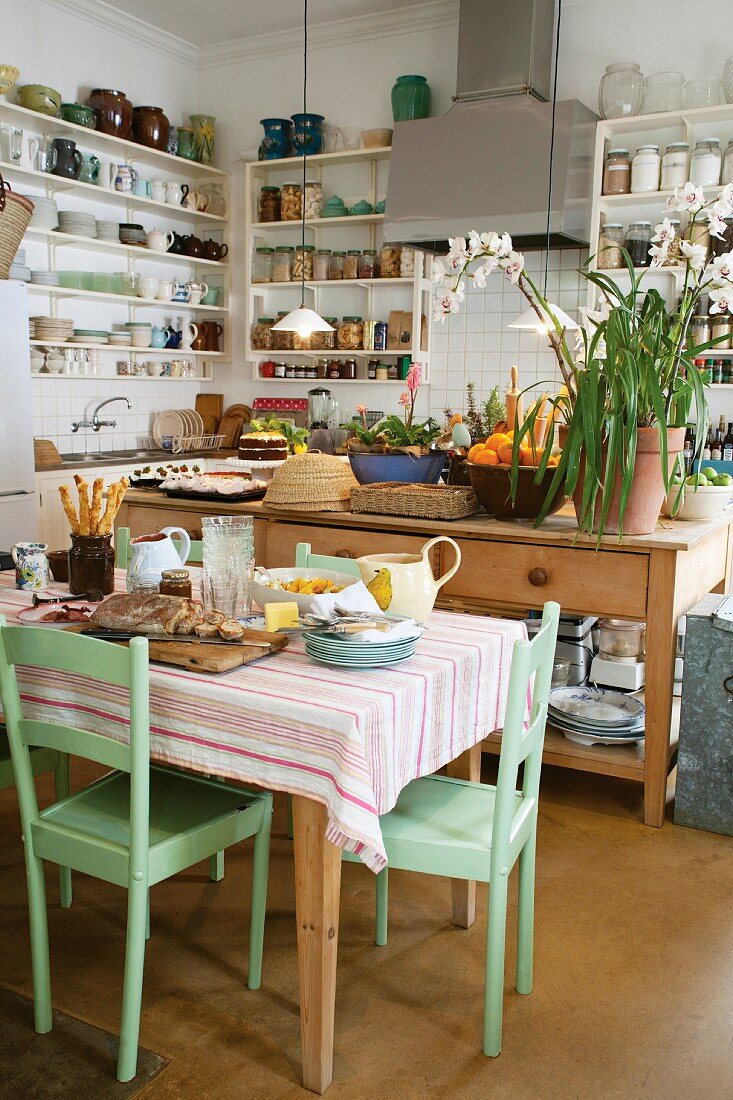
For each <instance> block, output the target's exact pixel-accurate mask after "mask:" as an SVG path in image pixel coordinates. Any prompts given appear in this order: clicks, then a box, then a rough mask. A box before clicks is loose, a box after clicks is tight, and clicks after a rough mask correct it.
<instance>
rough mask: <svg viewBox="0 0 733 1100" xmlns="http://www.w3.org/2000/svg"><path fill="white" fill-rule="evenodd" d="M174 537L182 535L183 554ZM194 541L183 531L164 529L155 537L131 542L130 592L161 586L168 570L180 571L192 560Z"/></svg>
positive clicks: (128, 579) (128, 577)
mask: <svg viewBox="0 0 733 1100" xmlns="http://www.w3.org/2000/svg"><path fill="white" fill-rule="evenodd" d="M171 535H179V536H180V539H181V543H180V550H179V549H178V547H177V546H176V544H175V543H174V541H173V539H172V538H171ZM190 549H191V539H190V538H189V536H188V534H187V532H186V531H184V530H183V528H182V527H164V528H163V530H162V531H158V532H157V533H156V534H154V535H140V537H139V538H136V539H130V550H131V553H132V556H131V558H130V562H129V564H128V566H127V591H128V592H134V591H135V590H136V589H139V588H148V587H154V586H157V585H159V584H160V582H161V580H162V573H163V570H164V569H180V568H181V566H182V565H185V564H186V562H187V560H188V555H189V551H190Z"/></svg>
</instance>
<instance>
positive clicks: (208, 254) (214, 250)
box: [203, 240, 229, 260]
mask: <svg viewBox="0 0 733 1100" xmlns="http://www.w3.org/2000/svg"><path fill="white" fill-rule="evenodd" d="M228 251H229V245H228V244H219V242H218V241H212V240H208V241H204V253H203V254H204V259H206V260H223V259H224V257H225V256H226V254H227V252H228Z"/></svg>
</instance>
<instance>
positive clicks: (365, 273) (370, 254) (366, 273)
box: [358, 248, 379, 279]
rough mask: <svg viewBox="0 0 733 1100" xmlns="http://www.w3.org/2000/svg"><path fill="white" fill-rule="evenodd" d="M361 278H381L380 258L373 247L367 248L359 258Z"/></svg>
mask: <svg viewBox="0 0 733 1100" xmlns="http://www.w3.org/2000/svg"><path fill="white" fill-rule="evenodd" d="M358 271H359V278H360V279H378V278H379V260H378V259H377V253H376V251H375V250H374V249H373V248H365V249H364V251H363V252H362V254H361V256H360V257H359V260H358Z"/></svg>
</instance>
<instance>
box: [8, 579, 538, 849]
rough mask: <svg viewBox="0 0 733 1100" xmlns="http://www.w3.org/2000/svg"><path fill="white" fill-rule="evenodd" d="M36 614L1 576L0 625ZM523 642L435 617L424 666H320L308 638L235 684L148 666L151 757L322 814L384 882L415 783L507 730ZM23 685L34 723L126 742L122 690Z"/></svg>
mask: <svg viewBox="0 0 733 1100" xmlns="http://www.w3.org/2000/svg"><path fill="white" fill-rule="evenodd" d="M123 578H124V574H122V573H120V574H119V575H118V578H117V580H118V585H119V584H121V582H122V580H123ZM29 603H30V595H29V594H28V593H26V592H19V591H17V590H16V589H15V587H14V575H13V574H12V573H0V613H2V614H4V615H6V616H7V617H8V619H9V620H12V619H13V617H14V615H15V613H16V612H17V611H18V610H19V609H20V608H21V607H24V606H27V605H28V604H29ZM524 637H526V632H525V628H524V624H523V623H521V622H513V621H508V620H502V619H492V618H485V617H479V616H474V615H462V614H454V613H449V612H443V611H436V612H434V613H433V614H432V615H431V616H430V620H429V625H428V629H427V630H426V632H425V634H424V635H423V637H422V639H421V640H420V642H419V644H418V647H417V652H416V654H415V656H414V657H412V658H410V659H409V660H407V661H404V662H402V663H401V664H399V665H396V666H395V667H393V668H384V669H372V670H369V671H360V672H355V671H351V670H349V669H345V668H334V667H328V666H325V665H319V664H316V663H315V662H314V661H313V660H311V658H310V657H308V656H307V655H306V653H305V649H304V646H303V643H302V640H301V639H300V637H299V636H298V635H292V636H291V640H290V645H289V647H288V649H286V650H284V651H283V652H282V653H280V654H277V655H276V656H273V657H268V658H265V659H263V660H261V661H257V662H255V663H254V664H251V665H248V666H244V667H242V668H241V669H237V670H235V671H233V672H227V673H223V674H218V675H206V674H203V675H202V674H197V673H191V672H188V671H186V670H184V669H176V668H172V667H169V666H163V665H151V668H150V720H151V753H152V755H153V756H154V757H155V759H157V760H160V761H164V762H166V763H170V764H178V765H182V766H184V767H187V768H192V769H194V770H196V771H200V772H211V773H212V774H215V775H221V776H226V777H227V778H230V779H237V780H243V781H245V782H250V783H255V784H257V785H260V786H263V787H269V788H271V789H274V790H281V791H290V792H291V793H293V794H300V795H305V796H307V797H310V798H314V799H316V800H317V801H319V802H323V803H324V804H325V805H326V807H327V809H328V818H329V825H328V838H329V839H330V840H331V841H333V842H334V843H335V844H337V845H339V846H341V847H343V848H347V849H348V850H350V851H352V852H355V853H357V854H358V855H359V856H360V857H361V859H362V860H363V861H364V863H365V864H366V865H367V866H368V867H370V868H371V869H372V870H375V871H378V870H380V869H381V868H382V867H383V866H385V864H386V856H385V851H384V845H383V842H382V836H381V832H380V828H379V815H380V814H383V813H386V811H388V810H390V809H391V808H392V807H393V806H394V804H395V802H396V800H397V796H398V795H399V793H400V791H401V790H402V788H403V787H405V786H406V784H407V783H409V782H410V781H411V780H412V779H415V778H416V777H418V776H421V775H426V774H428V773H429V772H432V771H435V770H436V769H437V768H439V767H441V766H442V765H443V764H446V763H448V762H449V761H450V760H453V759H455V758H456V757H457V756H459V755H460V754H461V753H462V752H463V751H464V750H465V749H467V748H470V747H471V746H472V745H474V744H476V742H478V741H480V740H481V739H482V738H483V737H484V736H485V735H486V734H487V733H489V732H491V731H492V730H495V729H497V728H499V727H501V725H502V724H503V718H504V707H505V702H506V690H507V684H508V679H509V665H510V661H511V653H512V646H513V644H514V642H515V641H516V640H517V639H519V638H524ZM19 683H20V687H21V692H22V696H23V698H24V700H25V703H26V704H27V705H26V713H27V714H28V716H29V717H36V718H49V717H53V719H54V720H56V721H59V722H68V723H70V724H72V725H77V726H80V727H83V728H85V729H89V730H92V731H95V732H100V733H106V734H107V735H109V736H112V737H115V738H118V739H120V740H124V739H125V738H126V737H127V736H128V719H127V701H126V694H125V692H124V691H122V689H117V688H114V687H108V686H106V685H105V686H104V687H103V689H102V690H101V691H100V687H99V684H98V682H97V681H95V680H93V679H91V677H89V676H87V675H85V674H84V673H79V674H78V675H73V676H71V675H69V674H68V673H55V674H50V675H49V673H47V672H44V673H39V672H37V671H34V670H32V669H24V670H22V671H21V673H20V674H19Z"/></svg>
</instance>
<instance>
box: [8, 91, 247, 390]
mask: <svg viewBox="0 0 733 1100" xmlns="http://www.w3.org/2000/svg"><path fill="white" fill-rule="evenodd" d="M0 123H1V124H2V125H5V126H15V127H18V128H20V129H22V130H23V132H24V139H23V145H24V155H25V152H26V149H27V140H28V137H29V136H30V137H33V138H37V139H40V140H41V141H44V140H47V141H51V140H52V139H53V138H54V137H65V138H70V139H71V140H73V141H75V142H76V144H77V148H79V149H80V150H81V152H83V153H93V154H95V155H96V156H97V157H98V158H99V160H100V162H101V168H100V173H99V181H100V182H98V183H96V184H95V183H85V182H82V181H80V180H73V179H66V178H64V177H61V176H56V175H53V174H52V173H48V172H42V171H39V170H38V169H37V168H36V167H33V166H32V165H29V164H28V163H27V161H25V162H23V161H22V162H21V163H20V164H11V163H8V162H3V161H0V172H2V174H3V176H4V177H5V178H6V179H8V180H9V182H10V183H11V184H12V186H13V188H14V190H15V191H17V192H18V193H20V194H27V195H28V196H29V197H30V198H31V200H32V199H33V197H34V195H44V196H46V197H49V198H54V199H56V200H57V201H58V203H59V207H60V209H62V210H64V209H68V210H74V211H87V212H89V213H92V214H94V215H95V216H97V217H104V218H107V219H111V220H118V221H120V222H131V221H136V222H138V223H140V224H142V225H143V226H144V228H145V230H146V231H150V230H151V229H162V230H164V231H166V232H167V231H168V230H170V229H175V230H176V231H178V232H185V233H190V234H194V235H196V236H199V237H204V236H206V237H209V236H212V237H214V239H216V240H217V241H219V242H221V243H223V242H224V240H225V238H226V233H227V230H228V227H229V219H228V216H227V215H226V214H216V213H214V214H210V213H209V212H208V211H199V210H195V209H189V208H188V207H186V206H182V205H175V204H172V203H167V202H159V201H157V200H154V199H151V198H147V197H144V196H140V195H135V194H129V193H126V192H125V193H123V192H119V191H115V190H113V189H112V188H110V187H107V186H105V185H104V184H105V181H108V179H109V175H110V166H112V165H121V164H124V165H130V166H131V167H133V168H135V169H136V170H137V171H138V172H139V174H140V176H141V177H142V178H145V179H148V178H151V177H152V178H156V179H163V180H176V181H178V182H179V183H186V184H188V186H189V188H190V189H191V190H192V191H194V190H198V189H199V188H200V187H201V186H202V185H203V184H216V185H218V187H220V189H221V193H222V195H223V197H224V201H225V204H226V209H227V210H229V209H230V208H231V197H230V175H229V173H228V172H224V171H222V170H221V169H219V168H214V167H213V166H211V165H205V164H199V163H198V162H196V161H190V160H187V159H184V158H182V157H177V156H172V155H171V154H169V153H164V152H160V151H158V150H156V149H150V148H147V147H146V146H143V145H139V144H137V143H136V142H134V141H131V140H129V139H124V140H123V139H121V138H116V137H113V136H112V135H109V134H103V133H100V132H98V131H97V130H90V129H88V128H86V127H84V126H78V125H76V124H75V123H71V122H66V121H65V120H64V119H60V118H53V117H51V116H49V115H43V114H40V113H38V112H36V111H30V110H27V109H26V108H24V107H20V106H18V105H16V104H11V103H5V102H3V103H2V104H0ZM107 207H108V208H109V209H105V208H107ZM100 210H104V213H103V214H102V213H100ZM226 243H227V244H228V243H229V241H226ZM39 246H41V247H43V249H44V252H43V253H42V255H43V257H44V258H43V260H40V258H39ZM22 247H25V248H26V250H27V253H30V254H29V255H28V254H27V256H26V263H27V266H29V267H31V268H32V269H33V268H39V267H41V266H43V268H44V270H47V271H52V272H56V271H59V270H66V269H69V270H77V269H78V270H96V271H98V270H100V269H103V270H104V271H107V270H109V265H110V263H111V262H114V261H115V260H117V261H119V268H118V269H117V270H123V271H125V272H127V273H134V272H137V273H141V274H144V275H146V276H152V277H155V278H161V279H172V278H176V279H178V280H179V281H182V282H186V281H188V280H189V279H196V280H197V281H200V282H201V281H203V282H206V283H207V284H209V285H214V286H217V287H219V288H220V290H221V302H220V304H218V305H215V306H212V305H202V304H199V305H197V306H193V305H191V304H190V303H187V302H175V301H164V300H161V299H146V298H140V297H136V296H134V295H129V294H114V293H101V292H99V291H92V290H80V289H76V288H71V287H62V286H52V287H51V286H47V285H41V284H37V283H28V284H27V285H28V291H29V295H30V296H31V300H32V301H33V300H35V299H37V298H41V299H45V301H46V302H47V303H48V305H47V307H46V308H45V309H44V306H43V304H42V303H39V308H38V309H37V310H36V311H35V312H38V313H41V312H47V313H48V314H49V315H50V316H52V317H55V316H58V315H59V313H60V312H61V315H63V306H62V305H61V303H65V302H71V303H73V304H75V305H76V304H78V305H79V310H77V312H76V313H75V314H74V321H75V323H76V325H77V327H96V328H106V327H111V325H112V324H114V323H120V322H122V321H134V320H136V319H140V318H139V317H138V310H141V311H143V312H142V314H141V317H142V318H143V319H145V320H148V319H149V320H151V321H153V323H159V324H164V323H168V321H169V320H170V319H171V318H175V316H176V315H177V314H181V315H184V316H186V318H187V320H193V322H194V323H195V322H196V318H197V317H198V316H199V315H200V316H201V317H202V318H204V317H213V318H217V319H218V318H219V317H221V319H222V320H223V319H224V318H226V317H227V315H228V314H229V303H230V300H231V279H230V271H231V269H230V266H229V264H228V262H227V261H226V259H225V260H207V259H200V258H197V257H193V256H185V255H182V254H179V253H170V252H156V251H153V250H152V249H147V248H144V247H140V246H134V245H126V244H123V243H122V242H118V241H106V240H102V239H97V238H94V237H86V236H81V235H74V234H69V233H62V232H60V231H59V230H50V229H46V228H43V227H39V226H33V225H31V226H29V227H28V229H27V231H26V234H25V238H24V240H23V245H22ZM80 253H83V254H84V257H85V260H86V267H85V266H84V262H83V261H82V260H81V259H80ZM141 265H142V267H141ZM81 303H84V306H83V307H82V306H81ZM99 305H103V306H109V307H120V308H119V309H118V310H115V312H114V314H113V317H110V316H109V315H108V314H109V312H110V311H108V314H107V315H105V316H104V317H103V318H100V316H99V314H98V313H95V315H94V318H93V320H92V321H90V320H89V319H88V318H86V316H82V317H79V311H80V310H81V311H82V312H83V313H86V312H87V311H88V309H89V308H91V309H94V307H95V306H96V307H98V306H99ZM66 308H67V310H69V306H68V305H67V307H66ZM153 310H154V311H156V313H153V312H151V311H153ZM69 311H70V310H69ZM156 314H157V315H156ZM230 329H231V324H227V325H225V333H224V337H223V346H222V348H221V350H220V351H218V352H204V351H200V352H194V351H183V350H181V349H174V348H163V349H160V348H127V347H115V346H113V345H111V344H92V343H90V344H86V343H78V344H76V343H65V342H58V341H56V342H54V341H47V340H46V341H44V340H33V341H31V344H32V345H33V346H35V347H45V348H51V347H53V348H62V349H64V350H66V349H68V348H77V349H82V350H95V351H99V352H101V353H103V354H104V355H107V356H110V357H112V358H111V363H112V366H111V368H110V366H109V361H108V360H107V359H105V358H103V360H102V371H101V372H100V373H96V374H82V375H79V376H77V375H67V374H34V378H43V379H47V378H59V377H60V378H75V377H86V378H88V377H97V378H110V377H116V374H115V373H114V371H115V366H114V364H115V362H116V361H119V360H128V361H130V362H133V361H135V360H136V359H153V358H162V359H171V360H172V359H190V360H192V361H194V362H195V363H197V364H198V366H197V373H196V374H195V376H194V377H195V378H212V377H213V370H214V363H215V361H217V360H228V359H229V358H230V357H231V350H230V346H231V331H230ZM125 377H126V378H134V379H135V380H141V379H143V378H144V377H145V376H142V375H133V374H130V375H125ZM157 377H158V378H160V377H163V376H157ZM150 380H155V378H151V379H150ZM166 380H169V381H171V382H174V381H178V379H177V378H175V377H173V378H170V379H166ZM183 380H185V381H190V380H191V379H190V378H186V379H183Z"/></svg>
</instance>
